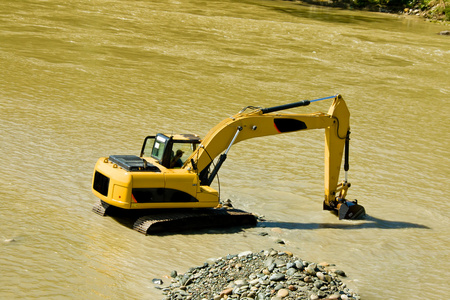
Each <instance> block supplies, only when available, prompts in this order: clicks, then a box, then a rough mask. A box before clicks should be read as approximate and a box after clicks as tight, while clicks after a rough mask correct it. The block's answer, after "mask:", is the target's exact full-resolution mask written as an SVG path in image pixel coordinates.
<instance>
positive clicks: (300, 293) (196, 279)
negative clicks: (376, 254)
mask: <svg viewBox="0 0 450 300" xmlns="http://www.w3.org/2000/svg"><path fill="white" fill-rule="evenodd" d="M339 276H346V275H345V273H344V272H343V271H341V270H336V269H332V266H330V265H328V264H326V263H321V264H317V263H312V262H308V261H304V260H302V259H299V258H296V257H294V256H293V255H292V253H290V252H287V251H285V252H278V251H275V250H272V249H271V250H266V251H261V252H259V253H252V252H250V251H249V252H243V253H240V254H238V255H228V256H226V257H221V258H218V259H215V260H212V261H210V262H206V263H204V264H203V265H202V266H199V267H194V268H191V269H190V270H189V271H188V272H186V273H185V274H177V272H176V271H173V272H172V274H171V277H172V283H171V284H170V285H169V286H167V287H159V288H160V289H161V290H162V292H163V294H164V295H165V297H164V298H163V299H164V300H169V299H170V300H174V299H184V300H189V299H199V300H202V299H205V300H211V299H213V300H218V299H239V300H266V299H267V300H280V299H282V300H288V299H308V300H314V299H330V300H331V299H342V300H345V299H360V296H359V295H357V294H356V293H354V292H352V291H351V290H349V289H348V288H347V287H346V284H345V283H344V282H342V281H341V280H340V279H339ZM154 282H155V281H154ZM159 283H162V281H159Z"/></svg>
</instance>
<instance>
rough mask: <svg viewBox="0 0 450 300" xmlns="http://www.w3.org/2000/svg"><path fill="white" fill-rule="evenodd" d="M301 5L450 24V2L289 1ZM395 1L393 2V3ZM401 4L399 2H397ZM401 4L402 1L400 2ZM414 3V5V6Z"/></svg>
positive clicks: (374, 0) (446, 0) (443, 0)
mask: <svg viewBox="0 0 450 300" xmlns="http://www.w3.org/2000/svg"><path fill="white" fill-rule="evenodd" d="M287 1H292V2H295V3H300V4H309V5H318V6H328V7H339V8H344V9H359V10H366V11H374V12H384V13H391V14H398V15H405V16H417V17H419V18H422V19H424V20H426V21H430V22H443V23H445V24H450V0H437V1H436V0H429V1H428V0H425V1H411V2H409V3H407V5H406V4H405V5H399V4H397V5H389V4H388V3H389V1H384V3H383V2H382V1H378V0H373V1H370V0H369V1H365V0H287ZM392 2H394V1H391V3H392ZM397 2H399V1H397ZM400 2H401V1H400ZM412 3H413V4H412Z"/></svg>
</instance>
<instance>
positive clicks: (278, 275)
mask: <svg viewBox="0 0 450 300" xmlns="http://www.w3.org/2000/svg"><path fill="white" fill-rule="evenodd" d="M284 278H285V276H284V274H281V273H275V274H273V275H271V276H270V277H269V279H270V280H272V281H280V280H284Z"/></svg>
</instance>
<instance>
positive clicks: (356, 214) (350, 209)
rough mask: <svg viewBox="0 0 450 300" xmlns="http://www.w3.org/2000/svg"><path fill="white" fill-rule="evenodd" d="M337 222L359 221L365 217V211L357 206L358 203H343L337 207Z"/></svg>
mask: <svg viewBox="0 0 450 300" xmlns="http://www.w3.org/2000/svg"><path fill="white" fill-rule="evenodd" d="M338 215H339V220H342V219H348V220H355V219H361V218H362V217H364V216H365V215H366V210H365V209H364V207H363V206H361V205H359V204H358V201H357V200H355V201H345V202H343V203H341V204H340V205H339V206H338Z"/></svg>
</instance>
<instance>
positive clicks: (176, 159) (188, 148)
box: [170, 141, 198, 168]
mask: <svg viewBox="0 0 450 300" xmlns="http://www.w3.org/2000/svg"><path fill="white" fill-rule="evenodd" d="M197 145H198V143H192V142H177V141H174V143H173V146H172V156H171V160H170V167H171V168H181V167H182V166H183V164H184V163H185V162H186V159H188V157H189V156H191V154H192V152H194V150H195V149H197ZM180 155H181V156H180Z"/></svg>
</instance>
